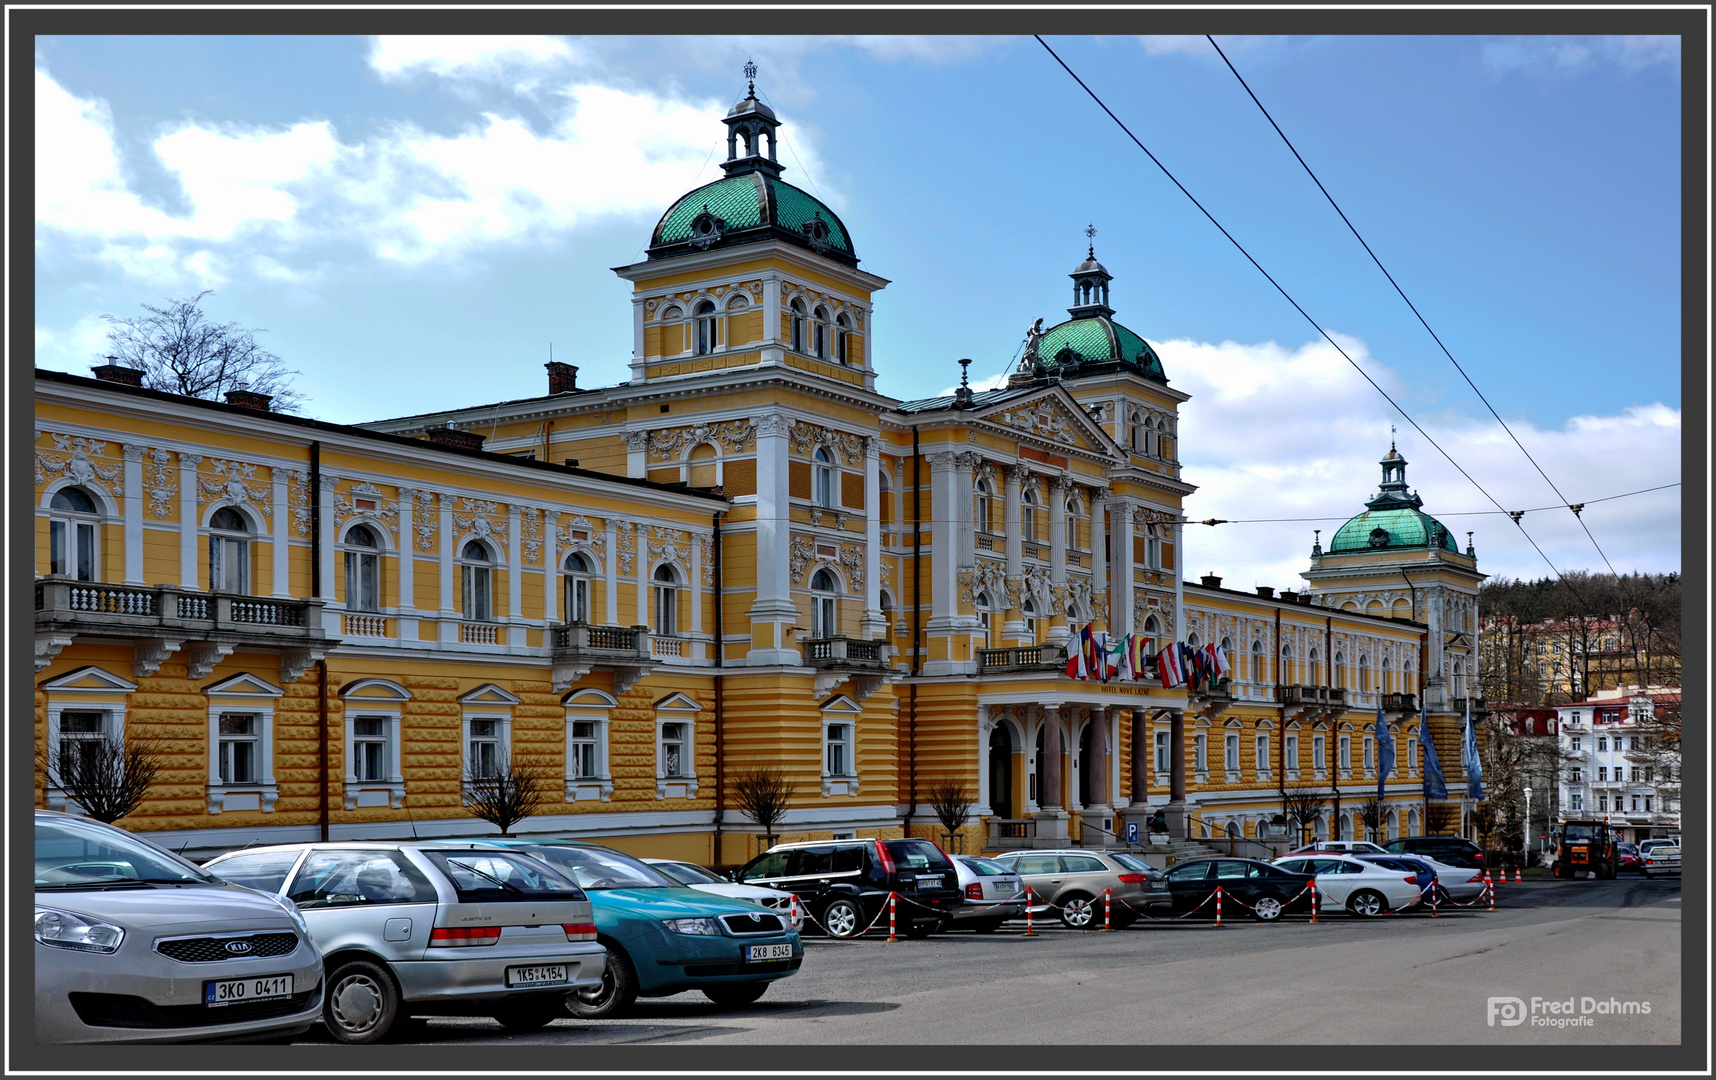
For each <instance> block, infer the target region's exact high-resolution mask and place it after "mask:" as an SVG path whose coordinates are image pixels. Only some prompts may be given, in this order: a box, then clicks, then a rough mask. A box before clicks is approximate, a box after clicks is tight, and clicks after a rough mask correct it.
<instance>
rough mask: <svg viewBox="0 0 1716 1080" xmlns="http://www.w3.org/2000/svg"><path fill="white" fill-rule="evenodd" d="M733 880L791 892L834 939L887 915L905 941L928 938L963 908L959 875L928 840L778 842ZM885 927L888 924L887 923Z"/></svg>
mask: <svg viewBox="0 0 1716 1080" xmlns="http://www.w3.org/2000/svg"><path fill="white" fill-rule="evenodd" d="M733 880H734V881H739V882H744V883H746V884H749V885H762V886H764V887H766V888H771V889H780V890H781V891H783V892H790V893H794V894H796V895H797V896H798V898H799V902H800V903H802V904H804V905H805V909H806V911H807V912H808V913H809V915H810V917H811V919H812V920H814V922H815V924H816V925H817V926H819V927H820V928H821V929H822V930H823V931H825V932H826V933H828V934H829V935H830V936H832V937H837V938H849V937H856V936H858V935H859V934H860V933H862V932H863V931H864V930H866V929H868V928H869V927H870V926H871V924H873V923H875V922H877V921H878V920H884V919H886V917H887V906H888V894H889V893H891V892H892V893H898V894H899V900H898V902H897V903H896V904H895V921H896V923H897V925H898V926H899V928H900V932H901V933H904V934H905V935H906V936H907V937H927V936H928V935H930V934H933V933H935V931H937V930H938V929H940V928H941V927H943V926H944V925H946V923H947V921H948V920H949V919H950V918H951V917H952V915H953V913H954V912H955V911H957V910H958V909H959V906H960V904H961V902H962V894H961V893H960V889H959V874H958V871H956V870H955V869H954V868H953V863H952V862H951V861H949V859H948V857H947V855H946V854H945V853H944V852H943V851H942V850H941V849H940V848H939V847H936V846H935V844H933V843H931V842H930V841H928V840H921V839H917V838H910V837H908V838H906V839H903V840H817V841H810V842H806V843H797V844H776V845H775V846H774V847H772V848H770V849H769V850H768V851H765V852H764V853H763V854H761V855H758V856H757V857H756V858H754V859H752V860H751V861H750V862H748V863H746V864H745V865H744V866H742V867H740V868H739V869H738V870H735V871H734V872H733ZM884 925H885V923H884Z"/></svg>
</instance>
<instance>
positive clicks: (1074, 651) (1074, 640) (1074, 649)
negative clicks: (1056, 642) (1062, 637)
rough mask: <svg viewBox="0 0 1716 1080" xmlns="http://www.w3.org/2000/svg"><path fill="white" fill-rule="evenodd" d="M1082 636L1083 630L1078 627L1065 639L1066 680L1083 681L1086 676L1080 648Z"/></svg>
mask: <svg viewBox="0 0 1716 1080" xmlns="http://www.w3.org/2000/svg"><path fill="white" fill-rule="evenodd" d="M1083 634H1084V629H1083V628H1082V627H1080V628H1079V629H1077V630H1075V631H1073V633H1072V635H1071V636H1069V637H1068V638H1067V678H1069V679H1083V678H1084V677H1085V674H1086V672H1085V667H1084V649H1083V648H1082V647H1081V645H1082V637H1083Z"/></svg>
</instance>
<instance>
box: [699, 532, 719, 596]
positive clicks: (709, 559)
mask: <svg viewBox="0 0 1716 1080" xmlns="http://www.w3.org/2000/svg"><path fill="white" fill-rule="evenodd" d="M697 543H698V547H699V549H700V551H701V562H702V563H703V584H705V585H713V584H715V543H714V541H712V540H711V539H709V537H707V536H704V537H700V538H699V539H698V541H697Z"/></svg>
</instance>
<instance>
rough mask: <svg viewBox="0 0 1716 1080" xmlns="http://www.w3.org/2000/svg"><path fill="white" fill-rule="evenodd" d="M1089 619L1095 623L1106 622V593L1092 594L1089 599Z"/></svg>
mask: <svg viewBox="0 0 1716 1080" xmlns="http://www.w3.org/2000/svg"><path fill="white" fill-rule="evenodd" d="M1090 612H1091V619H1092V620H1093V621H1095V622H1107V621H1108V593H1107V592H1106V591H1103V592H1093V593H1092V594H1091V598H1090Z"/></svg>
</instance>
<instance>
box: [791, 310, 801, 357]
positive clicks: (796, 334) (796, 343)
mask: <svg viewBox="0 0 1716 1080" xmlns="http://www.w3.org/2000/svg"><path fill="white" fill-rule="evenodd" d="M791 310H792V351H793V352H803V351H804V301H802V300H794V301H793V302H792V304H791Z"/></svg>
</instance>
